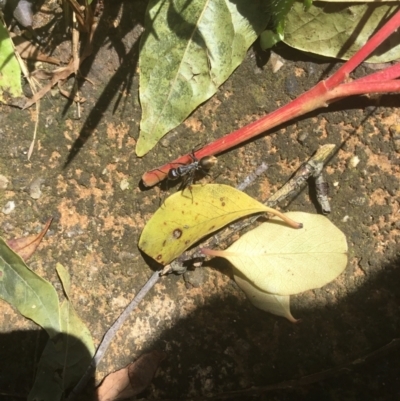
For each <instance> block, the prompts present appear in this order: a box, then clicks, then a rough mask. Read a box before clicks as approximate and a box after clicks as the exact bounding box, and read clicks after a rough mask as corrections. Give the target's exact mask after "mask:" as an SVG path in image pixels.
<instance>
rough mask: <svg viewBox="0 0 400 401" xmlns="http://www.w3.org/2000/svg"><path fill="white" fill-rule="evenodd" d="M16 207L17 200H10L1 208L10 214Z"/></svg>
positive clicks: (3, 211)
mask: <svg viewBox="0 0 400 401" xmlns="http://www.w3.org/2000/svg"><path fill="white" fill-rule="evenodd" d="M14 209H15V202H14V201H8V202H7V203H6V205H5V206H4V207H3V209H1V212H2V213H4V214H10V213H11V212H12V211H13V210H14Z"/></svg>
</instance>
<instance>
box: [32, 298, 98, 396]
mask: <svg viewBox="0 0 400 401" xmlns="http://www.w3.org/2000/svg"><path fill="white" fill-rule="evenodd" d="M61 321H62V326H63V327H62V333H61V334H59V335H58V336H57V337H56V338H53V339H49V340H48V342H47V344H46V347H45V349H44V351H43V353H42V355H41V358H40V361H39V365H38V369H37V375H36V378H35V383H34V385H33V387H32V389H31V391H30V393H29V396H28V401H35V400H41V401H58V400H61V399H62V396H63V394H64V393H65V391H66V390H67V389H69V388H71V387H72V386H73V385H74V384H76V383H77V382H78V381H79V379H80V378H81V377H82V376H83V374H84V373H85V371H86V369H87V367H88V366H89V364H90V362H91V359H92V357H93V355H94V345H93V340H92V337H91V335H90V332H89V330H88V328H87V327H86V326H85V324H84V323H83V322H82V321H81V320H80V319H79V317H78V315H77V313H76V311H75V310H74V308H73V307H72V305H71V303H70V302H69V301H64V302H63V304H62V305H61Z"/></svg>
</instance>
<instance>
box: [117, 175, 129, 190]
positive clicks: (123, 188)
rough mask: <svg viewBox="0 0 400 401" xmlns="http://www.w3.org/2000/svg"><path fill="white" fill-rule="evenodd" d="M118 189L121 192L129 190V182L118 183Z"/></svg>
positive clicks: (125, 180) (124, 180)
mask: <svg viewBox="0 0 400 401" xmlns="http://www.w3.org/2000/svg"><path fill="white" fill-rule="evenodd" d="M119 187H120V188H121V189H122V191H125V189H128V188H129V182H128V180H127V179H125V178H124V179H123V180H122V181H121V182H120V183H119Z"/></svg>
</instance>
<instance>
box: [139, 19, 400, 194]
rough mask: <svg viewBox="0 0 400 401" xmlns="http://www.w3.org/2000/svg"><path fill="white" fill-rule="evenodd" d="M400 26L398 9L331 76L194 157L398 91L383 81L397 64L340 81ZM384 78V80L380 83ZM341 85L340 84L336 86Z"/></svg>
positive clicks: (147, 180) (187, 159) (152, 175)
mask: <svg viewBox="0 0 400 401" xmlns="http://www.w3.org/2000/svg"><path fill="white" fill-rule="evenodd" d="M399 26H400V11H398V12H397V13H396V14H395V15H394V16H393V17H392V18H391V19H390V20H389V21H388V22H387V23H386V24H385V25H384V26H383V27H382V28H381V29H380V30H379V31H378V32H377V33H376V34H375V35H374V36H373V37H372V38H371V39H370V40H368V42H367V43H366V44H365V45H364V46H363V47H362V48H361V49H360V50H359V51H358V52H357V53H356V54H355V55H354V56H353V57H352V58H351V59H350V60H348V61H347V62H346V63H345V64H343V66H342V67H340V68H339V69H338V70H337V71H336V72H335V73H334V74H333V75H332V76H331V77H329V78H327V79H326V80H325V81H321V82H319V83H318V84H317V85H315V86H314V87H313V88H311V89H310V90H308V91H307V92H305V93H303V94H302V95H300V96H299V97H298V98H297V99H295V100H293V101H291V102H290V103H288V104H286V105H284V106H282V107H280V108H279V109H277V110H275V111H273V112H272V113H269V114H268V115H266V116H264V117H262V118H260V119H259V120H257V121H255V122H253V123H250V124H248V125H246V126H245V127H242V128H240V129H238V130H236V131H233V132H231V133H230V134H228V135H225V136H224V137H222V138H220V139H217V140H215V141H214V142H211V143H210V144H208V145H206V146H204V147H203V148H202V149H200V150H199V151H197V152H195V156H196V158H198V159H201V158H202V157H204V156H209V155H215V154H218V153H221V152H223V151H225V150H228V149H230V148H233V147H235V146H237V145H239V144H241V143H243V142H245V141H248V140H249V139H251V138H253V137H255V136H257V135H259V134H261V133H262V132H265V131H267V130H269V129H271V128H274V127H276V126H278V125H279V124H282V123H284V122H286V121H289V120H291V119H293V118H296V117H299V116H301V115H303V114H306V113H308V112H310V111H312V110H315V109H317V108H320V107H326V106H328V104H329V103H332V102H334V101H336V100H340V99H343V97H346V96H351V95H356V94H357V95H360V94H367V93H373V92H375V93H377V92H398V91H400V88H399V85H398V82H396V81H394V80H390V81H386V80H387V79H391V78H392V79H393V78H396V77H398V76H400V65H399V64H396V65H395V66H392V67H389V68H387V69H385V70H382V71H379V72H377V73H374V74H371V75H368V76H367V77H364V78H360V79H359V80H356V81H353V82H351V83H347V84H341V83H342V82H343V81H344V80H346V79H347V78H348V76H349V74H350V73H351V72H352V71H353V70H354V68H356V67H357V66H358V65H359V64H360V63H362V62H363V61H364V59H365V58H366V57H368V56H369V55H370V54H371V53H372V52H373V51H374V50H375V49H376V48H377V47H378V46H379V45H380V44H381V43H382V42H383V41H384V40H385V39H386V38H387V37H388V36H390V35H391V34H392V33H393V32H394V31H395V30H396V29H397V28H398V27H399ZM383 81H384V82H383ZM340 84H341V85H340ZM192 161H193V159H192V157H191V156H190V155H189V154H186V155H184V156H181V157H179V158H177V159H175V160H174V161H172V162H170V163H167V164H165V165H163V166H161V167H159V168H157V169H154V170H151V171H148V172H146V173H145V174H143V176H142V181H143V184H144V185H145V186H147V187H150V186H153V185H155V184H157V183H159V182H160V181H162V180H163V179H165V178H166V176H167V174H168V171H169V170H170V169H171V168H174V167H177V166H179V165H182V164H188V163H191V162H192Z"/></svg>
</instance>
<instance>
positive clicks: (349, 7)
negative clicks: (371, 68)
mask: <svg viewBox="0 0 400 401" xmlns="http://www.w3.org/2000/svg"><path fill="white" fill-rule="evenodd" d="M396 10H397V5H395V4H394V3H384V4H382V3H380V4H372V3H368V4H341V3H318V5H315V4H313V5H312V6H311V7H310V8H309V9H308V10H307V11H305V10H304V7H303V4H302V3H300V2H296V3H295V4H294V5H293V8H292V9H291V11H290V12H289V14H288V15H287V19H286V23H285V38H284V42H285V43H286V44H288V45H289V46H292V47H294V48H296V49H299V50H302V51H306V52H310V53H315V54H319V55H322V56H327V57H335V58H340V59H344V60H347V59H349V58H350V57H352V56H353V55H354V53H356V51H357V50H359V49H360V48H361V47H362V46H363V45H364V44H365V43H366V42H367V40H368V39H369V38H370V37H371V35H372V34H373V33H375V32H376V31H377V29H378V28H379V27H381V26H382V25H383V24H384V23H385V21H387V19H388V17H389V16H390V15H392V14H393V13H394V12H395V11H396ZM398 58H400V32H399V31H397V32H394V33H393V34H392V35H391V36H390V38H389V39H388V40H386V41H385V42H384V43H383V44H382V45H381V46H379V48H378V50H377V51H375V52H374V55H373V56H372V57H370V58H369V59H368V61H369V62H372V63H382V62H388V61H392V60H396V59H398Z"/></svg>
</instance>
